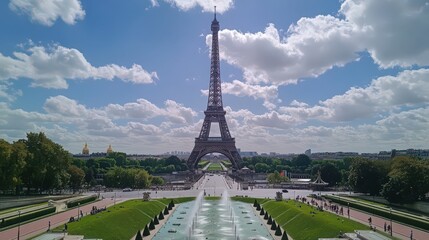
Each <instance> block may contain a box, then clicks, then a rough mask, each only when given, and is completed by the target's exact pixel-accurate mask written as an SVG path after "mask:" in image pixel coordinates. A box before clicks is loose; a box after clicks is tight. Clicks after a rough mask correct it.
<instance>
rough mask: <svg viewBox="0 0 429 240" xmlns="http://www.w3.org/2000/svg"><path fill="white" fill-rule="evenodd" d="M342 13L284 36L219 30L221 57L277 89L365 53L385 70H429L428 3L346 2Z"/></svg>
mask: <svg viewBox="0 0 429 240" xmlns="http://www.w3.org/2000/svg"><path fill="white" fill-rule="evenodd" d="M339 14H341V15H342V16H344V19H341V18H338V17H334V16H330V15H319V16H316V17H313V18H307V17H303V18H301V19H299V20H298V21H297V22H296V24H292V25H291V26H290V27H289V29H288V31H287V34H286V35H285V36H281V35H280V34H279V30H278V29H277V28H276V27H275V26H274V24H269V25H268V26H267V27H266V29H265V30H264V31H263V32H256V33H242V32H239V31H237V30H230V29H224V30H221V31H220V32H219V44H220V54H221V58H222V59H224V60H225V61H227V62H228V63H229V64H231V65H234V66H236V67H239V68H240V69H242V70H243V77H244V80H245V81H246V82H248V83H253V84H255V83H261V82H262V83H265V84H274V85H284V84H291V83H297V80H298V79H302V78H309V77H317V76H320V75H321V74H323V73H325V72H326V71H327V70H329V69H332V68H333V67H335V66H338V67H341V66H344V65H345V64H347V63H349V62H351V61H356V60H359V58H360V56H359V53H361V52H364V51H368V52H369V53H370V54H371V57H372V58H373V59H374V61H375V63H376V64H378V65H379V66H381V67H382V68H388V67H395V66H401V67H409V66H413V65H420V66H427V65H429V35H428V34H426V33H427V32H429V24H428V22H429V3H428V2H427V0H419V1H412V0H404V1H395V2H392V1H390V0H369V1H363V0H346V1H344V2H343V4H342V6H341V9H340V11H339ZM206 44H207V45H208V46H210V45H211V35H208V36H207V37H206Z"/></svg>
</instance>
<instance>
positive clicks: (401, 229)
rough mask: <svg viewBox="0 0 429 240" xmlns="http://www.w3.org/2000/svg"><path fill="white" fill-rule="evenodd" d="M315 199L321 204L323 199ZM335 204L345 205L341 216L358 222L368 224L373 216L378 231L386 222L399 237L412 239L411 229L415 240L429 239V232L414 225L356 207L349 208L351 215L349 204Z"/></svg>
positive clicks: (380, 230)
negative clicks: (362, 210) (391, 219)
mask: <svg viewBox="0 0 429 240" xmlns="http://www.w3.org/2000/svg"><path fill="white" fill-rule="evenodd" d="M314 200H315V201H316V202H317V203H319V204H320V201H321V200H317V199H314ZM333 205H337V206H340V207H343V209H344V211H343V212H344V214H343V215H341V216H343V217H349V218H350V219H352V220H355V221H357V222H360V223H363V224H366V225H368V224H369V222H368V219H369V218H371V220H372V221H371V222H372V223H371V225H372V226H373V227H375V228H376V230H377V231H378V232H384V224H385V223H386V225H391V226H392V229H393V236H394V237H397V238H399V239H404V240H409V239H410V234H411V231H413V240H415V239H416V240H427V239H429V232H426V231H422V230H420V229H417V228H414V227H412V226H407V225H405V224H402V223H398V222H395V221H392V222H391V221H390V219H387V218H383V217H380V216H376V215H373V214H369V213H366V212H361V211H359V210H356V209H354V208H349V209H350V216H348V214H347V211H348V210H347V209H348V207H347V206H345V205H340V204H337V203H335V204H333ZM324 210H325V211H330V209H329V207H328V209H326V208H324ZM330 212H332V213H334V214H337V213H336V212H333V211H330ZM337 215H340V214H337ZM386 233H388V232H387V231H386Z"/></svg>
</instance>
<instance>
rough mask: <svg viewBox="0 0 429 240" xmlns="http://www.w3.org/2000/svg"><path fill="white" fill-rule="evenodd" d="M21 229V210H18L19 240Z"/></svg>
mask: <svg viewBox="0 0 429 240" xmlns="http://www.w3.org/2000/svg"><path fill="white" fill-rule="evenodd" d="M20 230H21V211H18V240H19V231H20Z"/></svg>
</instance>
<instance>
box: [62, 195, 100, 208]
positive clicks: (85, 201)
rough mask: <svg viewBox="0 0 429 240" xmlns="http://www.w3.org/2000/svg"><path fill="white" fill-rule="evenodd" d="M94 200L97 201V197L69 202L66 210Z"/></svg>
mask: <svg viewBox="0 0 429 240" xmlns="http://www.w3.org/2000/svg"><path fill="white" fill-rule="evenodd" d="M96 199H97V196H95V195H93V196H90V197H86V198H80V199H77V200H75V201H70V202H68V203H67V208H72V207H76V206H77V205H79V203H80V204H81V205H82V204H85V203H89V202H93V201H95V200H96Z"/></svg>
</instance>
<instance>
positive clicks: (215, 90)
mask: <svg viewBox="0 0 429 240" xmlns="http://www.w3.org/2000/svg"><path fill="white" fill-rule="evenodd" d="M211 30H212V51H211V65H210V85H209V97H208V102H207V110H206V111H204V115H205V117H204V122H203V126H202V127H201V132H200V135H199V137H197V138H195V146H194V149H193V150H192V153H191V155H190V156H189V159H188V161H187V164H188V167H189V169H191V170H194V169H195V168H196V167H197V164H198V162H199V161H200V159H201V158H202V157H203V156H205V155H207V154H209V153H221V154H223V155H225V156H226V157H227V158H228V159H229V160H230V161H231V163H232V166H233V168H234V169H239V168H240V166H241V157H240V154H239V153H238V151H237V148H236V147H235V139H234V138H232V137H231V133H230V132H229V129H228V124H227V122H226V119H225V114H226V111H225V110H224V109H223V103H222V88H221V80H220V60H219V39H218V32H219V22H218V21H217V20H216V11H215V15H214V19H213V21H212V24H211ZM212 123H218V124H219V130H220V134H221V136H220V137H210V136H209V135H210V127H211V125H212Z"/></svg>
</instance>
